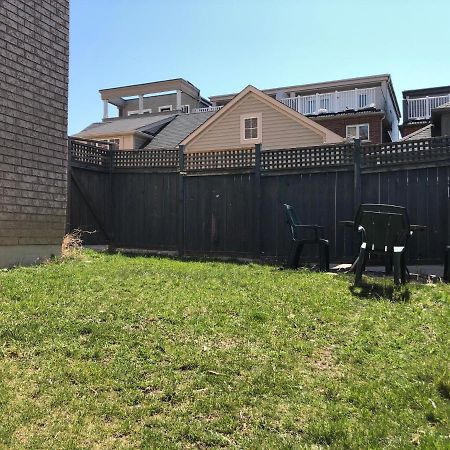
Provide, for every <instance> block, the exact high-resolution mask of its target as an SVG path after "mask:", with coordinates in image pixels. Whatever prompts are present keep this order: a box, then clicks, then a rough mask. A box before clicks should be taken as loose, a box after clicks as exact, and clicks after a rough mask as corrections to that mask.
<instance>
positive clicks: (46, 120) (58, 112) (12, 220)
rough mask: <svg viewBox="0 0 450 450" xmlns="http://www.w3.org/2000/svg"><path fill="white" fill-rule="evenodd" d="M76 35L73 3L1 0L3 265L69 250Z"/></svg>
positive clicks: (0, 212) (0, 219)
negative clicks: (71, 69) (72, 35)
mask: <svg viewBox="0 0 450 450" xmlns="http://www.w3.org/2000/svg"><path fill="white" fill-rule="evenodd" d="M68 35H69V1H68V0H40V1H39V2H29V1H26V0H3V1H0V59H1V63H0V266H9V265H12V264H18V263H28V262H33V261H34V260H36V259H38V258H45V257H48V256H50V255H51V254H55V253H57V252H58V251H59V249H60V246H61V240H62V237H63V235H64V230H65V222H66V193H67V83H68Z"/></svg>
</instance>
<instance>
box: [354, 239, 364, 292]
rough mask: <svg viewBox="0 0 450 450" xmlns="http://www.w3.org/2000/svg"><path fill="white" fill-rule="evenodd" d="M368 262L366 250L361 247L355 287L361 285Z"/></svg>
mask: <svg viewBox="0 0 450 450" xmlns="http://www.w3.org/2000/svg"><path fill="white" fill-rule="evenodd" d="M365 260H366V248H365V247H363V246H361V248H360V250H359V256H358V262H357V263H356V272H355V286H360V285H361V280H362V273H363V270H364V266H365Z"/></svg>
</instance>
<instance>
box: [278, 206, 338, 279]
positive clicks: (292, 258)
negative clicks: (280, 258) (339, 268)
mask: <svg viewBox="0 0 450 450" xmlns="http://www.w3.org/2000/svg"><path fill="white" fill-rule="evenodd" d="M283 206H284V208H285V212H286V221H287V223H288V225H289V227H290V230H291V237H292V244H291V249H290V252H289V257H288V260H287V267H289V268H290V269H296V268H297V267H298V264H299V259H300V255H301V253H302V251H303V247H304V245H305V244H313V245H317V246H318V247H319V258H320V263H319V270H320V271H322V272H323V271H325V272H328V271H329V270H330V243H329V242H328V240H327V239H324V238H323V227H322V226H320V225H302V224H301V223H300V221H299V219H298V217H297V214H296V213H295V209H294V208H293V207H292V206H291V205H287V204H286V203H285V204H284V205H283ZM308 232H309V233H308ZM307 234H310V236H309V237H307ZM311 235H312V236H311Z"/></svg>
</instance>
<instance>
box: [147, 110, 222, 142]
mask: <svg viewBox="0 0 450 450" xmlns="http://www.w3.org/2000/svg"><path fill="white" fill-rule="evenodd" d="M213 114H214V111H208V112H201V113H192V114H179V115H177V116H176V117H175V118H174V119H173V120H172V121H171V122H170V123H169V124H168V125H166V126H165V127H164V128H163V129H162V130H161V131H160V132H159V133H158V134H157V135H156V136H155V137H154V139H153V140H152V141H151V142H150V143H149V144H148V145H147V146H146V147H145V148H147V149H159V148H175V147H176V146H177V145H178V144H179V143H180V142H181V141H182V140H183V139H185V138H186V137H187V136H189V135H190V134H191V133H192V132H193V131H195V130H196V129H197V128H198V127H199V126H200V125H202V124H203V123H204V122H206V120H208V119H209V118H210V117H211V116H212V115H213Z"/></svg>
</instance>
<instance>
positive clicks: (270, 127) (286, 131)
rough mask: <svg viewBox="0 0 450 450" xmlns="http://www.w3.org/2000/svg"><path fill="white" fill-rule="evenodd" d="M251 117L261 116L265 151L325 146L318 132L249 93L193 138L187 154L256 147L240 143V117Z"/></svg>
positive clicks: (187, 148)
mask: <svg viewBox="0 0 450 450" xmlns="http://www.w3.org/2000/svg"><path fill="white" fill-rule="evenodd" d="M252 113H261V114H262V147H263V149H266V150H269V149H278V148H289V147H304V146H310V145H320V144H322V143H323V142H324V137H323V136H322V135H321V134H319V132H316V131H313V130H312V129H310V128H308V127H307V126H305V125H302V124H300V123H299V122H298V121H296V120H295V119H293V118H292V117H289V116H288V114H285V113H283V112H281V111H279V110H278V109H276V108H274V107H273V106H271V105H269V104H267V103H266V102H264V101H262V100H260V99H258V98H257V97H256V96H255V95H254V94H253V93H249V94H247V96H246V97H244V98H243V99H242V100H241V101H240V102H239V103H237V104H236V105H235V106H234V107H233V108H232V109H230V110H229V111H228V112H227V113H226V114H224V115H223V116H222V117H220V118H219V119H217V120H216V121H215V122H214V123H213V124H212V125H211V126H210V127H209V128H207V129H205V130H204V131H203V132H202V133H201V134H199V135H198V136H197V137H196V138H194V139H193V140H192V141H191V142H190V143H189V144H188V145H187V146H186V152H197V151H208V150H221V149H227V148H245V147H249V146H250V147H251V146H253V145H252V144H241V141H240V136H241V130H240V119H241V115H242V114H252Z"/></svg>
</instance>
